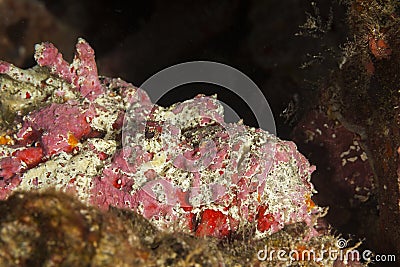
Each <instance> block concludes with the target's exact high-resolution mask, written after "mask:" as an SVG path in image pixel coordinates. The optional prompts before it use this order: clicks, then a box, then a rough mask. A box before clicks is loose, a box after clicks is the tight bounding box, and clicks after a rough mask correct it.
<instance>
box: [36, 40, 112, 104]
mask: <svg viewBox="0 0 400 267" xmlns="http://www.w3.org/2000/svg"><path fill="white" fill-rule="evenodd" d="M35 49H36V53H35V59H36V61H37V63H38V64H39V66H42V67H47V68H48V69H49V70H50V72H51V73H52V74H54V75H56V76H58V77H60V78H62V79H63V80H65V81H66V82H68V83H70V84H72V85H73V86H74V87H75V88H76V89H77V90H78V91H79V92H80V93H81V94H82V96H84V97H86V98H88V99H90V100H93V99H94V98H96V97H97V96H99V95H101V94H102V93H104V88H103V87H102V85H101V83H100V81H99V77H98V74H97V65H96V61H95V59H94V51H93V49H92V48H91V47H90V45H89V44H88V43H87V42H86V41H85V40H83V39H79V40H78V43H77V44H76V54H75V57H74V60H73V62H72V64H68V63H67V62H66V61H65V60H64V59H63V57H62V54H61V53H60V52H58V49H57V48H56V47H55V46H54V45H53V44H51V43H43V44H39V45H36V47H35Z"/></svg>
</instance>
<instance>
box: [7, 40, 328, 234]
mask: <svg viewBox="0 0 400 267" xmlns="http://www.w3.org/2000/svg"><path fill="white" fill-rule="evenodd" d="M35 59H36V61H37V62H38V66H36V67H34V68H32V69H29V70H20V69H18V68H16V67H15V66H13V65H11V64H9V63H5V62H0V73H1V75H0V83H1V90H0V96H1V98H0V99H1V100H0V101H1V107H2V113H3V115H2V117H1V121H0V123H1V124H2V127H1V128H0V129H3V130H2V132H1V138H0V144H1V145H0V176H1V178H0V197H1V199H6V198H8V197H9V196H10V194H11V193H12V192H13V191H31V190H45V189H47V188H56V189H57V190H61V191H65V192H70V193H72V194H74V195H76V196H77V197H78V199H79V200H81V201H82V202H83V203H85V204H91V205H94V206H97V207H100V208H104V209H107V208H108V207H109V206H114V207H118V208H124V209H130V210H134V211H136V212H138V213H139V214H141V215H143V216H144V217H145V218H147V219H149V220H150V221H151V222H152V223H153V224H154V225H156V226H157V227H158V228H160V229H167V230H179V231H184V232H187V233H192V234H195V235H197V236H216V237H220V238H223V237H226V236H228V235H230V234H232V233H235V232H237V231H239V230H243V229H253V230H255V236H256V237H257V238H261V237H265V236H268V235H270V234H272V233H275V232H277V231H279V230H280V229H282V228H283V227H284V226H286V225H289V224H293V223H296V222H305V223H306V224H307V225H308V226H309V227H310V233H309V234H310V237H311V236H313V235H316V234H317V233H316V231H315V230H314V228H313V225H314V223H315V222H316V218H318V217H319V216H320V214H321V211H322V209H321V208H319V207H317V206H316V205H315V204H314V203H313V202H312V200H311V196H312V194H313V193H314V190H313V186H312V184H311V183H310V176H311V173H312V172H313V170H314V169H315V167H314V166H310V164H309V162H308V161H307V159H306V158H305V157H304V156H303V155H301V154H300V153H299V152H298V151H297V148H296V145H295V144H294V143H293V142H289V141H283V140H280V139H279V138H277V137H276V136H273V135H271V134H269V133H268V132H265V131H263V130H260V129H254V128H250V127H247V126H244V125H242V124H241V123H240V122H239V123H235V124H227V123H225V122H224V121H223V108H222V105H221V104H220V103H219V102H218V100H217V99H216V98H215V97H206V96H203V95H199V96H197V97H195V98H194V99H191V100H188V101H185V102H183V103H177V104H175V105H173V106H171V107H167V108H164V107H161V106H158V105H155V104H153V103H151V101H150V99H149V97H148V96H147V94H146V92H144V91H143V90H141V89H139V88H136V87H134V86H132V85H131V84H129V83H126V82H124V81H122V80H120V79H110V78H104V77H99V76H98V74H97V68H96V64H95V60H94V52H93V49H92V48H91V47H90V46H89V45H88V44H87V43H86V42H85V41H84V40H83V39H80V40H79V41H78V44H77V46H76V56H75V58H74V60H73V62H72V64H68V63H67V62H66V61H65V60H63V58H62V55H61V54H60V53H59V52H58V50H57V49H56V48H55V47H54V46H53V45H52V44H49V43H44V44H41V45H37V46H36V54H35ZM16 85H18V86H16ZM10 125H11V127H10ZM6 126H7V127H6ZM6 129H7V130H6Z"/></svg>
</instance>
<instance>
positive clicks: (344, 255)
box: [257, 238, 396, 263]
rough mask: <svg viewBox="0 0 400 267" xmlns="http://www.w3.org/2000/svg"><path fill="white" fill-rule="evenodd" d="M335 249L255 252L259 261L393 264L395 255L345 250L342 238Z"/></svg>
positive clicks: (265, 250)
mask: <svg viewBox="0 0 400 267" xmlns="http://www.w3.org/2000/svg"><path fill="white" fill-rule="evenodd" d="M335 245H336V248H328V249H320V250H314V249H301V250H289V251H288V250H285V249H269V248H268V246H267V245H265V246H264V249H261V250H259V251H258V252H257V259H258V260H259V261H285V262H286V261H289V262H291V263H292V262H295V261H314V262H324V261H326V260H328V261H332V262H333V261H337V260H339V261H342V262H349V261H357V262H359V261H360V260H362V261H364V262H395V261H396V255H393V254H387V255H384V254H374V253H373V252H372V251H370V250H364V251H363V252H362V253H360V251H358V250H357V249H355V248H347V247H348V241H347V240H346V239H344V238H339V239H338V240H337V241H336V244H335Z"/></svg>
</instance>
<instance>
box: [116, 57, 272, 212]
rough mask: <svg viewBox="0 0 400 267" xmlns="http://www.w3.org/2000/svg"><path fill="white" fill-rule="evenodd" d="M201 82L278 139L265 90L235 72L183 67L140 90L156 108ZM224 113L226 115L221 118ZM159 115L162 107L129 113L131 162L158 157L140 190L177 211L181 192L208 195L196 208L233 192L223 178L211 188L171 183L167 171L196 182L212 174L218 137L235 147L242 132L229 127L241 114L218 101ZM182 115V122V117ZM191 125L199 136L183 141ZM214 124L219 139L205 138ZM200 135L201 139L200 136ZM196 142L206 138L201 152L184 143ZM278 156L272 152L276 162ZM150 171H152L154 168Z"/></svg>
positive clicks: (191, 103)
mask: <svg viewBox="0 0 400 267" xmlns="http://www.w3.org/2000/svg"><path fill="white" fill-rule="evenodd" d="M196 82H203V83H209V84H213V85H218V86H221V87H224V88H226V89H228V90H230V91H231V92H232V93H233V94H236V95H237V96H239V97H240V98H241V99H242V100H243V101H244V102H245V103H246V104H247V105H248V107H249V108H250V109H251V111H252V112H253V114H254V116H255V118H256V120H257V123H258V125H259V127H260V128H261V129H263V130H266V131H268V132H269V133H271V134H274V135H276V129H275V122H274V118H273V115H272V112H271V109H270V107H269V104H268V102H267V100H266V99H265V97H264V95H263V94H262V92H261V90H260V89H259V88H258V87H257V85H256V84H255V83H254V82H253V81H252V80H251V79H250V78H249V77H247V76H246V75H245V74H243V73H242V72H240V71H239V70H237V69H235V68H232V67H230V66H227V65H224V64H220V63H216V62H209V61H196V62H187V63H183V64H178V65H174V66H172V67H169V68H166V69H164V70H162V71H160V72H158V73H156V74H155V75H153V76H152V77H150V78H149V79H148V80H146V81H145V82H144V83H143V84H142V85H141V86H140V87H139V88H141V89H143V90H144V91H146V92H147V93H148V94H149V96H150V98H151V99H152V102H153V103H157V101H158V100H160V99H161V98H162V97H163V96H164V95H166V94H167V93H168V92H169V91H171V90H173V89H174V88H176V87H178V86H181V85H185V84H190V83H196ZM199 93H201V92H199ZM222 108H223V110H224V113H223V114H221V112H220V111H221V109H222ZM158 109H159V107H158V106H157V105H156V104H152V105H142V106H141V105H140V104H138V103H137V102H133V103H131V105H130V106H129V107H128V109H127V112H126V114H125V118H124V125H123V129H122V144H123V147H124V150H125V151H127V152H126V158H127V159H128V162H131V163H133V162H135V161H137V160H138V159H140V157H143V154H144V152H143V151H146V150H147V151H148V150H149V149H153V150H154V151H156V153H153V154H154V156H153V159H152V164H150V165H151V169H152V175H151V176H150V178H149V177H146V179H143V180H142V181H141V185H140V188H142V189H144V190H145V191H146V193H148V194H149V195H150V196H152V197H155V198H157V199H158V200H159V201H162V202H167V203H169V204H171V205H175V204H176V202H177V199H176V198H174V197H173V196H171V192H172V194H173V193H174V192H175V194H176V190H177V189H178V190H181V191H183V192H187V193H188V194H189V195H191V196H195V195H198V193H199V192H202V193H203V197H202V198H201V199H197V200H195V198H192V200H193V199H194V200H193V201H192V202H193V203H190V205H192V206H197V205H201V204H204V202H208V203H209V202H212V201H214V200H216V199H217V198H218V197H219V196H221V195H223V194H224V193H225V192H226V191H225V190H226V188H228V187H229V184H227V183H229V182H230V181H229V179H226V177H223V175H220V177H217V178H215V179H214V180H213V181H211V182H209V183H207V184H200V185H199V184H198V182H194V180H195V179H192V181H189V182H188V180H190V179H186V180H185V181H179V182H176V181H171V179H170V178H171V177H168V175H171V174H170V173H169V174H168V173H167V172H166V169H169V170H170V169H171V164H172V166H173V168H174V169H175V170H179V172H180V175H182V176H185V175H186V177H196V175H198V173H200V172H202V171H203V170H205V169H206V168H209V166H210V165H211V164H212V163H213V162H214V159H216V157H217V156H218V144H217V143H216V142H215V139H214V137H215V136H217V135H218V134H221V133H224V134H225V137H224V138H226V139H228V142H226V143H227V144H231V143H232V142H229V140H231V138H232V137H233V136H235V135H237V128H236V126H235V125H234V124H230V123H226V122H225V121H238V119H239V116H238V115H237V114H236V112H235V111H234V110H235V109H234V108H232V107H230V106H229V105H228V104H227V103H224V102H221V101H219V100H217V99H214V98H212V97H200V98H194V99H190V100H188V101H185V102H183V103H178V104H176V105H175V106H174V108H173V110H172V112H169V113H168V116H163V117H162V118H160V117H159V114H158V113H157V110H158ZM179 114H180V116H177V115H179ZM182 114H186V115H185V116H183V115H182ZM221 115H222V116H221ZM224 119H225V120H224ZM190 122H196V123H198V124H197V125H198V127H197V128H196V129H194V130H193V131H194V132H195V133H194V134H192V136H189V137H188V136H182V129H183V128H184V127H185V125H186V127H187V125H190ZM199 122H200V123H199ZM210 122H211V123H213V125H214V126H215V125H216V126H215V127H214V131H216V133H214V135H210V134H207V133H206V134H205V133H203V134H201V131H202V129H204V131H205V132H207V131H208V129H207V125H208V123H210ZM199 125H200V126H199ZM200 128H202V129H200ZM215 129H217V130H215ZM196 131H198V132H200V134H197V133H196ZM185 134H187V133H185ZM194 136H195V138H199V136H200V139H201V140H196V147H187V146H186V147H185V146H184V145H182V144H183V141H184V140H187V139H189V138H192V139H193V138H194ZM226 136H227V137H226ZM229 149H231V148H229ZM274 153H275V152H274V151H271V153H270V154H271V155H270V156H271V158H273V156H274ZM167 161H168V163H167ZM230 163H231V162H228V164H226V165H225V168H230V167H231V166H230ZM148 165H149V164H147V165H146V168H147V169H149V168H150V167H149V166H148ZM135 171H136V170H135ZM182 173H185V174H182ZM166 192H169V194H168V193H166ZM205 192H208V194H209V196H208V197H204V196H205ZM181 204H182V203H181Z"/></svg>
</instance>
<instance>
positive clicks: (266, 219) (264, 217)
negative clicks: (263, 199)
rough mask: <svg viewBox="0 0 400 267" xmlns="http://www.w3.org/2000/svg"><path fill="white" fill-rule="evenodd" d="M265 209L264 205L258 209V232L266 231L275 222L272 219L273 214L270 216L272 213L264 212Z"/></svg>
mask: <svg viewBox="0 0 400 267" xmlns="http://www.w3.org/2000/svg"><path fill="white" fill-rule="evenodd" d="M266 210H267V207H265V206H261V207H260V208H259V209H258V213H257V229H258V230H259V231H260V232H265V231H268V230H269V229H270V228H271V226H272V225H273V224H275V223H277V222H276V221H275V219H274V216H272V214H270V213H267V214H265V212H266Z"/></svg>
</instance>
